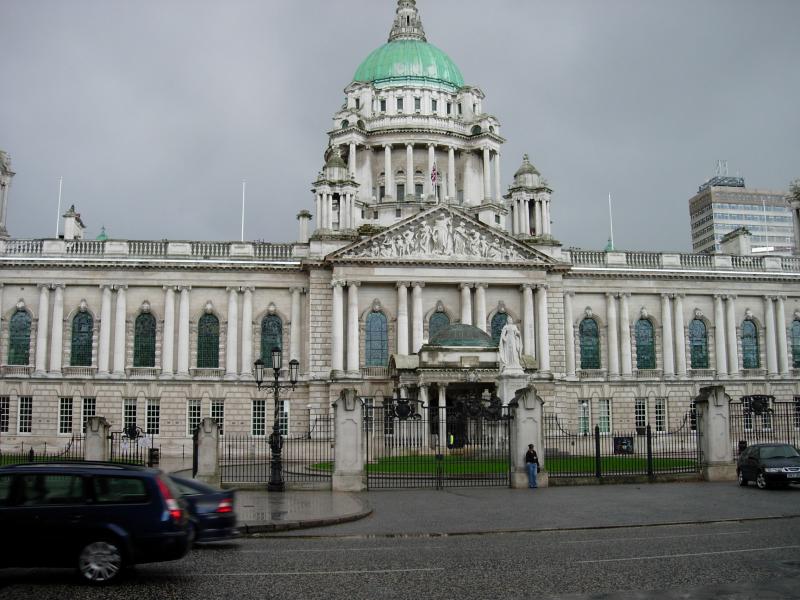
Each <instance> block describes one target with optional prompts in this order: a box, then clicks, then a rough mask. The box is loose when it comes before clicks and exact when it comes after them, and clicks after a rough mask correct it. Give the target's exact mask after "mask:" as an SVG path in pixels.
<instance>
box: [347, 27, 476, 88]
mask: <svg viewBox="0 0 800 600" xmlns="http://www.w3.org/2000/svg"><path fill="white" fill-rule="evenodd" d="M353 81H361V82H364V83H373V84H375V86H376V87H384V86H387V85H398V84H399V85H403V84H409V85H420V84H421V85H433V86H435V87H440V88H444V89H447V90H449V91H456V90H457V89H458V88H461V87H463V86H464V78H463V77H462V75H461V71H459V69H458V67H457V66H456V64H455V63H454V62H453V61H452V60H451V59H450V57H449V56H447V54H445V53H444V52H442V51H441V50H439V49H438V48H437V47H436V46H434V45H433V44H429V43H427V42H425V41H423V40H416V39H411V40H409V39H398V40H394V41H391V42H389V43H388V44H384V45H383V46H381V47H380V48H378V49H377V50H375V51H374V52H372V54H370V55H369V56H368V57H367V59H366V60H365V61H364V62H362V63H361V66H360V67H358V70H357V71H356V74H355V76H354V77H353Z"/></svg>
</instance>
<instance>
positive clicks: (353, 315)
mask: <svg viewBox="0 0 800 600" xmlns="http://www.w3.org/2000/svg"><path fill="white" fill-rule="evenodd" d="M360 285H361V282H360V281H348V282H347V370H348V371H349V372H351V373H358V372H359V369H360V365H359V343H360V342H359V335H358V334H359V331H358V325H359V321H358V287H359V286H360Z"/></svg>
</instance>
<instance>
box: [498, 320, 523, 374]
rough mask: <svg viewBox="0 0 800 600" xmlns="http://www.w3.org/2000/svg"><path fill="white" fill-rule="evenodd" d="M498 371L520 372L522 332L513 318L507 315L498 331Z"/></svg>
mask: <svg viewBox="0 0 800 600" xmlns="http://www.w3.org/2000/svg"><path fill="white" fill-rule="evenodd" d="M499 351H500V373H504V372H506V371H510V372H515V373H521V372H522V334H520V332H519V328H518V327H517V324H516V323H514V319H512V318H511V317H508V320H507V321H506V324H505V326H504V327H503V331H502V332H501V333H500V347H499Z"/></svg>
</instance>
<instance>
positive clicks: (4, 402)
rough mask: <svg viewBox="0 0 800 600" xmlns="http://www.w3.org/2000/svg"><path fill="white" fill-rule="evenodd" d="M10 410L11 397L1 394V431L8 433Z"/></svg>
mask: <svg viewBox="0 0 800 600" xmlns="http://www.w3.org/2000/svg"><path fill="white" fill-rule="evenodd" d="M10 411H11V399H10V398H9V397H8V396H0V433H8V422H9V413H10Z"/></svg>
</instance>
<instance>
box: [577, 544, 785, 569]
mask: <svg viewBox="0 0 800 600" xmlns="http://www.w3.org/2000/svg"><path fill="white" fill-rule="evenodd" d="M793 548H795V549H796V548H800V546H797V545H795V546H769V547H767V548H743V549H741V550H715V551H713V552H692V553H687V554H659V555H656V556H630V557H627V558H596V559H593V560H576V561H575V562H576V563H578V564H586V563H607V562H624V561H626V560H653V559H657V558H688V557H691V556H711V555H714V554H740V553H742V552H759V551H762V552H763V551H764V550H789V549H793Z"/></svg>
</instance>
